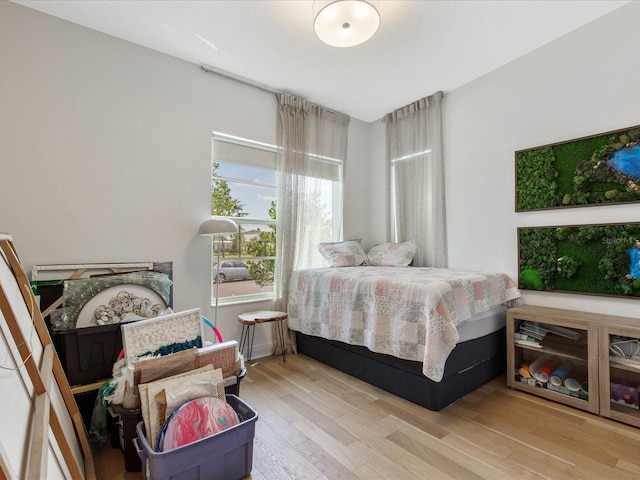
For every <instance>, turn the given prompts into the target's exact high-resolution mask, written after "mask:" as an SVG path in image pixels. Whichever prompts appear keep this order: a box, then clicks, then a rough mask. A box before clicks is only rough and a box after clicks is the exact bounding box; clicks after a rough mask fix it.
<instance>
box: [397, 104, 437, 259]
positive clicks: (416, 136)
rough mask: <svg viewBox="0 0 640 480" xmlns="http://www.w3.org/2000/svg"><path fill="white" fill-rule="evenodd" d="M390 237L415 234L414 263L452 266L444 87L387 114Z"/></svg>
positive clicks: (404, 237) (398, 239)
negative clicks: (443, 137) (446, 203)
mask: <svg viewBox="0 0 640 480" xmlns="http://www.w3.org/2000/svg"><path fill="white" fill-rule="evenodd" d="M385 122H386V143H387V151H386V159H387V196H386V198H387V210H388V212H387V214H388V222H387V237H388V239H389V241H392V242H400V241H407V240H414V241H415V242H416V245H417V249H416V254H415V256H414V259H413V264H414V265H415V266H417V267H420V266H430V267H447V265H448V255H447V229H446V216H445V192H444V161H443V156H442V155H443V153H442V150H443V148H442V92H437V93H435V94H434V95H432V96H430V97H426V98H423V99H421V100H418V101H417V102H415V103H412V104H410V105H407V106H406V107H403V108H401V109H399V110H396V111H395V112H393V113H389V114H388V115H386V117H385Z"/></svg>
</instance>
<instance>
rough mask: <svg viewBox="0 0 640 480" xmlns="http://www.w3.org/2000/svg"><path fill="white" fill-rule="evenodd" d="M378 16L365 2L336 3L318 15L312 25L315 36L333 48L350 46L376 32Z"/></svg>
mask: <svg viewBox="0 0 640 480" xmlns="http://www.w3.org/2000/svg"><path fill="white" fill-rule="evenodd" d="M379 26H380V14H379V13H378V11H377V10H376V9H375V7H374V6H373V5H371V4H370V3H368V2H365V1H364V0H337V1H335V2H333V3H330V4H329V5H327V6H325V7H324V8H323V9H322V10H320V11H319V12H318V14H317V15H316V18H315V20H314V23H313V28H314V30H315V32H316V35H317V36H318V38H319V39H320V40H322V41H323V42H324V43H326V44H327V45H331V46H332V47H353V46H355V45H360V44H361V43H364V42H366V41H367V40H369V39H370V38H371V37H373V35H374V34H375V33H376V31H378V27H379Z"/></svg>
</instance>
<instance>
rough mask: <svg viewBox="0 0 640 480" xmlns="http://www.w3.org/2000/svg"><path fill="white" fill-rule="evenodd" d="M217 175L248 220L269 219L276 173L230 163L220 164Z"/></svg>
mask: <svg viewBox="0 0 640 480" xmlns="http://www.w3.org/2000/svg"><path fill="white" fill-rule="evenodd" d="M217 173H218V175H219V176H220V177H222V178H226V179H238V180H244V181H245V182H249V183H244V182H234V181H232V180H227V183H228V185H229V188H230V189H231V196H232V197H233V198H235V199H237V200H239V201H240V202H242V205H243V207H244V211H245V213H246V214H247V216H248V217H250V218H269V208H271V202H273V201H275V200H276V195H277V192H276V188H275V185H276V172H275V171H274V170H269V169H265V168H256V167H247V166H243V165H235V164H232V163H220V166H219V167H218V170H217Z"/></svg>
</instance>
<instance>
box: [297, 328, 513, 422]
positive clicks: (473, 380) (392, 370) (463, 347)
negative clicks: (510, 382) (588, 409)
mask: <svg viewBox="0 0 640 480" xmlns="http://www.w3.org/2000/svg"><path fill="white" fill-rule="evenodd" d="M296 340H297V343H298V353H302V354H304V355H307V356H308V357H311V358H314V359H316V360H319V361H320V362H322V363H325V364H327V365H329V366H331V367H333V368H336V369H338V370H340V371H342V372H345V373H347V374H349V375H352V376H354V377H356V378H359V379H360V380H364V381H365V382H367V383H370V384H372V385H375V386H376V387H379V388H381V389H383V390H386V391H388V392H390V393H393V394H395V395H398V396H399V397H402V398H405V399H407V400H409V401H411V402H414V403H417V404H418V405H421V406H423V407H425V408H428V409H429V410H434V411H438V410H442V409H443V408H444V407H446V406H447V405H449V404H451V403H453V402H454V401H456V400H457V399H459V398H460V397H463V396H464V395H466V394H467V393H470V392H472V391H473V390H475V389H477V388H478V387H481V386H482V385H484V384H486V383H487V382H489V381H491V380H493V379H494V378H496V377H498V376H500V375H502V374H503V373H505V371H506V334H505V328H501V329H500V330H497V331H495V332H493V333H490V334H488V335H485V336H483V337H480V338H476V339H473V340H468V341H466V342H462V343H459V344H458V345H456V347H455V348H454V349H453V351H452V352H451V354H450V355H449V357H448V358H447V363H446V364H445V370H444V377H443V378H442V381H440V382H434V381H433V380H430V379H428V378H427V377H425V376H424V375H423V373H422V363H420V362H412V361H409V360H402V359H399V358H396V357H392V356H390V355H385V354H381V353H375V352H372V351H371V350H369V349H368V348H366V347H361V346H356V345H348V344H346V343H342V342H338V341H334V340H327V339H324V338H321V337H314V336H310V335H304V334H302V333H300V332H296Z"/></svg>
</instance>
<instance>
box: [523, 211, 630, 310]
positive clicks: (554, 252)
mask: <svg viewBox="0 0 640 480" xmlns="http://www.w3.org/2000/svg"><path fill="white" fill-rule="evenodd" d="M518 274H519V286H520V288H521V289H524V290H539V291H556V292H568V293H581V294H588V295H605V296H613V297H625V298H640V224H639V223H632V224H617V223H616V224H613V223H612V224H601V225H572V226H555V227H522V228H518Z"/></svg>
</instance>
